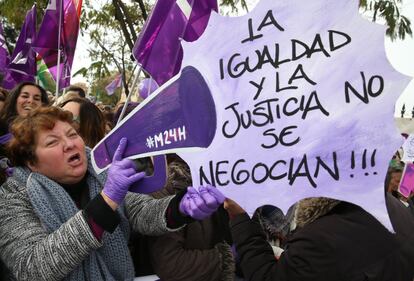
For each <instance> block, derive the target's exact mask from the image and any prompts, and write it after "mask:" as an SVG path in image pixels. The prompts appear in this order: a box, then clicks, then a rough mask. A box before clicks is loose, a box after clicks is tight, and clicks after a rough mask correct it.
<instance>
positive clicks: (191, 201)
mask: <svg viewBox="0 0 414 281" xmlns="http://www.w3.org/2000/svg"><path fill="white" fill-rule="evenodd" d="M224 199H226V198H225V197H224V195H223V194H222V193H221V192H220V191H219V190H218V189H217V188H215V187H213V186H211V185H207V186H201V187H200V188H199V189H198V191H197V190H196V189H195V188H194V187H192V186H190V187H188V189H187V193H186V194H185V195H184V197H183V199H181V202H180V205H179V210H180V212H181V213H182V214H183V215H186V216H190V217H192V218H193V219H196V220H204V219H206V218H207V217H209V216H210V215H211V214H212V213H214V212H215V211H216V210H217V209H218V207H219V206H220V205H221V204H223V202H224Z"/></svg>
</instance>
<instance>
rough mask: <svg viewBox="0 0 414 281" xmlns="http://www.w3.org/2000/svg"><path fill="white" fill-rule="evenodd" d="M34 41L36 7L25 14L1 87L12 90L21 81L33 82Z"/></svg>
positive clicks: (34, 69) (34, 65)
mask: <svg viewBox="0 0 414 281" xmlns="http://www.w3.org/2000/svg"><path fill="white" fill-rule="evenodd" d="M35 39H36V5H33V7H32V9H31V10H30V11H29V12H27V14H26V19H25V21H24V23H23V26H22V29H21V31H20V35H19V39H18V40H17V42H16V47H15V48H14V51H13V54H12V57H11V60H10V61H11V62H10V63H9V65H8V66H7V70H6V75H5V78H4V81H3V87H4V88H6V89H12V88H14V86H16V84H18V83H20V82H21V81H32V82H33V81H34V80H35V79H34V76H35V75H36V53H35V52H34V51H33V50H32V48H31V47H32V42H34V40H35Z"/></svg>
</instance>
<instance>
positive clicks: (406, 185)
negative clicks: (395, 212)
mask: <svg viewBox="0 0 414 281" xmlns="http://www.w3.org/2000/svg"><path fill="white" fill-rule="evenodd" d="M398 191H399V192H400V193H401V194H402V195H403V196H404V197H405V198H410V196H411V194H413V193H414V164H413V163H407V164H406V165H405V168H404V173H403V176H402V178H401V183H400V186H399V187H398Z"/></svg>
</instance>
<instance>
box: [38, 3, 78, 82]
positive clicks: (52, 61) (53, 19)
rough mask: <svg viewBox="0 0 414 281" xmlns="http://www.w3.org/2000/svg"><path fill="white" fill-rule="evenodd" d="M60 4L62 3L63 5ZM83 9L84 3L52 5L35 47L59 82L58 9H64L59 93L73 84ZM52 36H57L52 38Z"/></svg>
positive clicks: (44, 18) (49, 7) (47, 11)
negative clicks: (71, 82) (71, 79)
mask: <svg viewBox="0 0 414 281" xmlns="http://www.w3.org/2000/svg"><path fill="white" fill-rule="evenodd" d="M61 1H63V5H62V2H61ZM81 6H82V0H77V1H76V0H51V1H49V5H48V6H47V8H46V12H45V15H44V17H43V21H42V24H41V26H40V29H39V33H38V37H37V40H36V41H35V43H34V44H33V48H34V50H35V51H36V52H37V53H38V54H39V59H43V61H44V63H45V64H46V65H47V67H48V68H49V71H50V73H51V74H52V76H53V78H54V79H55V81H56V79H57V71H58V70H57V62H58V47H59V40H58V34H59V11H60V9H59V8H60V7H62V10H63V11H64V13H63V15H64V16H63V18H62V19H61V23H62V24H61V27H60V28H61V31H60V33H61V35H60V49H61V59H60V68H59V72H60V76H59V77H60V79H59V89H62V88H65V87H67V86H69V84H70V73H71V68H72V63H73V58H74V55H75V48H76V42H77V40H78V32H79V20H80V11H81ZM51 34H53V35H54V36H51Z"/></svg>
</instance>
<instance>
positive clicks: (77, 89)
mask: <svg viewBox="0 0 414 281" xmlns="http://www.w3.org/2000/svg"><path fill="white" fill-rule="evenodd" d="M67 91H68V92H69V91H74V92H78V94H79V96H80V97H81V98H84V97H86V93H85V90H84V89H82V88H81V87H79V86H75V85H71V86H69V88H67Z"/></svg>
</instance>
